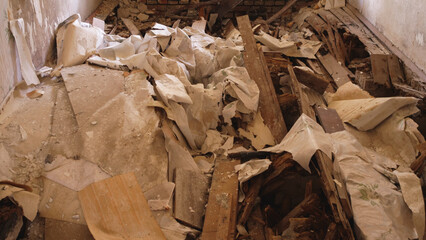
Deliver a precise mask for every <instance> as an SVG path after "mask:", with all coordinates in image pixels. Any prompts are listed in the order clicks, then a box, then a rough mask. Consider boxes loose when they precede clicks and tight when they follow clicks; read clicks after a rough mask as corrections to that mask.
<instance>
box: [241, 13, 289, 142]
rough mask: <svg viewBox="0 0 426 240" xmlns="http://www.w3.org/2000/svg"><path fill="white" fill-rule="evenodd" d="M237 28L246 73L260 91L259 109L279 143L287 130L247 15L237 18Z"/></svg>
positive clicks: (263, 57) (263, 58)
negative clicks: (242, 44) (242, 47)
mask: <svg viewBox="0 0 426 240" xmlns="http://www.w3.org/2000/svg"><path fill="white" fill-rule="evenodd" d="M237 21H238V27H239V29H240V32H241V37H242V39H243V42H244V48H245V51H244V53H243V55H244V63H245V66H246V68H247V71H248V73H249V75H250V78H252V79H253V80H254V81H255V82H256V84H257V85H258V87H259V90H260V98H259V109H260V113H261V114H262V117H263V119H264V121H265V124H266V126H268V127H269V129H270V130H271V133H272V135H273V136H274V138H275V140H276V141H277V142H280V141H281V140H282V139H283V138H284V136H285V134H286V133H287V128H286V125H285V123H284V118H283V115H282V113H281V109H280V105H279V103H278V98H277V95H276V94H275V88H274V85H273V83H272V79H271V75H270V72H269V69H268V67H267V64H266V60H265V56H264V55H263V52H262V50H260V49H258V48H257V45H256V41H255V39H254V35H253V31H252V27H251V23H250V19H249V17H248V16H247V15H245V16H240V17H238V18H237Z"/></svg>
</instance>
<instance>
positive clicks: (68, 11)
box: [0, 0, 102, 103]
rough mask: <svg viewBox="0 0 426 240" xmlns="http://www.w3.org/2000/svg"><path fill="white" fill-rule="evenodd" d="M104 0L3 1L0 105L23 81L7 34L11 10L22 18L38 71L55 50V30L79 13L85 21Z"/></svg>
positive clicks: (0, 36) (13, 46) (0, 39)
mask: <svg viewBox="0 0 426 240" xmlns="http://www.w3.org/2000/svg"><path fill="white" fill-rule="evenodd" d="M101 2H102V0H0V9H1V12H0V15H1V16H0V28H1V29H0V103H1V102H2V101H3V99H4V98H5V96H6V95H7V93H8V92H9V91H10V90H11V89H12V88H13V86H15V85H16V84H17V83H18V82H20V81H21V77H20V74H19V68H18V67H17V62H16V59H17V56H16V50H15V43H14V41H13V38H10V36H9V31H8V17H7V16H8V15H7V11H8V9H9V10H10V12H11V13H12V15H13V18H15V19H16V18H23V19H24V22H25V34H26V39H27V43H28V45H29V47H30V51H31V54H32V58H33V63H34V65H35V67H36V68H37V69H38V68H40V67H42V66H44V64H45V61H46V59H47V57H48V54H49V53H50V50H51V49H52V47H53V40H54V33H55V30H56V27H57V26H58V24H59V23H61V22H62V21H63V20H65V19H67V18H68V17H69V16H71V15H73V14H75V13H80V15H81V17H82V19H83V20H84V19H85V18H86V17H88V16H89V15H90V14H91V13H92V12H93V11H94V10H95V9H96V7H97V6H98V5H99V4H100V3H101Z"/></svg>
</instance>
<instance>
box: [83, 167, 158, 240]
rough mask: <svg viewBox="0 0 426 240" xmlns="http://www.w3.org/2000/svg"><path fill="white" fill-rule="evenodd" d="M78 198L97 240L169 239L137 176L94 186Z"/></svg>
mask: <svg viewBox="0 0 426 240" xmlns="http://www.w3.org/2000/svg"><path fill="white" fill-rule="evenodd" d="M78 195H79V198H80V202H81V206H82V208H83V212H84V217H85V219H86V222H87V225H88V226H89V229H90V232H91V233H92V235H93V236H94V237H95V239H120V238H123V239H146V240H149V239H159V240H160V239H166V238H165V237H164V234H163V232H162V231H161V229H160V226H159V225H158V223H157V221H156V220H155V218H154V217H153V215H152V213H151V210H150V208H149V206H148V202H147V200H146V199H145V196H144V194H143V192H142V189H141V187H140V185H139V183H138V181H137V180H136V177H135V175H134V174H133V173H128V174H123V175H119V176H115V177H112V178H108V179H106V180H103V181H100V182H96V183H93V184H91V185H89V186H87V187H86V188H84V189H83V190H81V191H80V192H79V193H78Z"/></svg>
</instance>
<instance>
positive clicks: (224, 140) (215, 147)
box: [201, 130, 234, 155]
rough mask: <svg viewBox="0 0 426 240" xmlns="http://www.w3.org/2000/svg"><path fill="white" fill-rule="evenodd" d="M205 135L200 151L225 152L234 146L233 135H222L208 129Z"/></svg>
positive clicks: (203, 152) (204, 152)
mask: <svg viewBox="0 0 426 240" xmlns="http://www.w3.org/2000/svg"><path fill="white" fill-rule="evenodd" d="M206 134H207V137H206V139H205V141H204V143H203V146H202V147H201V153H202V154H206V153H208V152H211V153H215V154H216V153H217V154H224V155H226V154H227V151H228V150H229V149H231V148H232V147H233V146H234V137H232V136H228V135H222V134H221V133H220V132H218V131H216V130H208V131H207V133H206Z"/></svg>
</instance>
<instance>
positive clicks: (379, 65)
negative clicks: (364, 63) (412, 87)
mask: <svg viewBox="0 0 426 240" xmlns="http://www.w3.org/2000/svg"><path fill="white" fill-rule="evenodd" d="M370 60H371V68H372V72H373V78H374V82H375V83H378V84H380V85H384V86H386V87H390V86H391V85H390V80H389V69H388V55H386V54H372V55H371V56H370Z"/></svg>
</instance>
